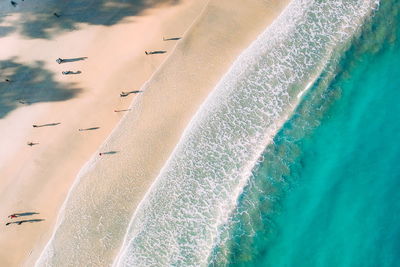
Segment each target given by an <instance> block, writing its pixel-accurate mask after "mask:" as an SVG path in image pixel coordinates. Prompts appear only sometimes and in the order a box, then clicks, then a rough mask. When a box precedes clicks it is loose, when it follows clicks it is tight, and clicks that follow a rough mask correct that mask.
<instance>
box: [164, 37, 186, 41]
mask: <svg viewBox="0 0 400 267" xmlns="http://www.w3.org/2000/svg"><path fill="white" fill-rule="evenodd" d="M180 39H182V37H172V38H164V37H163V41H178V40H180Z"/></svg>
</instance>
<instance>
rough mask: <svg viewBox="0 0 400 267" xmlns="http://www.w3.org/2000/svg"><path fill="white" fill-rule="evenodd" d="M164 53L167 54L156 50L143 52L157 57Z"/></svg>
mask: <svg viewBox="0 0 400 267" xmlns="http://www.w3.org/2000/svg"><path fill="white" fill-rule="evenodd" d="M165 53H167V51H165V50H157V51H150V52H147V51H145V54H146V55H157V54H165Z"/></svg>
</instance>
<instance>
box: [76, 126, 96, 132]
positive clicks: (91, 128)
mask: <svg viewBox="0 0 400 267" xmlns="http://www.w3.org/2000/svg"><path fill="white" fill-rule="evenodd" d="M97 129H100V127H90V128H80V129H78V131H80V132H83V131H94V130H97Z"/></svg>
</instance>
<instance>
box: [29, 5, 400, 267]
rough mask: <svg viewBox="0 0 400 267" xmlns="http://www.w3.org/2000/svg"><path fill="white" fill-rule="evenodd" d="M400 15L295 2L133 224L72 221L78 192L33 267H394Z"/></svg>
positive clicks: (186, 143) (207, 109) (200, 118)
mask: <svg viewBox="0 0 400 267" xmlns="http://www.w3.org/2000/svg"><path fill="white" fill-rule="evenodd" d="M378 3H380V5H379V8H378V9H377V4H378ZM399 9H400V0H385V1H384V0H382V1H378V0H329V1H323V0H292V1H291V2H290V4H289V5H288V7H287V8H286V9H285V11H284V12H283V13H282V14H281V15H280V16H279V17H278V18H277V19H276V20H275V21H274V23H273V24H272V25H270V26H269V27H268V28H267V29H265V31H264V32H263V33H261V34H260V35H259V37H258V38H257V39H256V40H255V41H254V42H253V43H252V44H251V45H250V46H249V47H248V48H247V49H245V51H243V53H242V54H241V55H240V56H239V57H238V58H237V59H236V60H235V62H234V63H233V65H232V66H231V68H230V70H229V71H228V72H227V73H226V74H225V75H224V76H223V77H222V78H221V81H220V82H219V83H218V84H217V85H216V87H215V88H214V90H213V92H212V93H211V94H210V95H209V96H208V98H207V100H206V101H205V102H204V103H203V105H202V106H201V107H200V108H199V110H198V111H197V113H196V115H195V116H194V117H193V118H192V120H191V122H190V123H189V125H188V127H187V128H186V129H185V131H184V133H183V134H182V137H181V139H180V141H179V143H178V144H177V146H176V147H175V149H174V151H173V153H172V154H171V156H170V158H169V159H168V161H167V162H166V163H165V165H164V166H163V168H162V169H161V170H160V173H159V175H158V177H157V178H156V180H155V182H154V183H153V184H152V186H151V188H150V189H149V191H148V192H147V194H146V196H145V197H144V199H143V200H142V201H141V203H140V205H139V207H138V208H137V209H136V210H135V212H134V213H133V214H123V216H125V218H130V222H129V225H128V226H127V229H122V230H121V228H120V227H122V226H120V227H114V228H113V227H110V226H107V224H106V223H104V219H102V216H100V215H102V214H101V212H105V213H104V218H108V220H109V221H111V222H113V221H114V220H120V219H121V216H120V215H119V217H117V218H115V217H112V216H110V214H113V209H115V207H114V206H113V205H111V204H110V205H105V206H104V207H105V208H104V209H102V211H101V212H100V211H99V210H98V209H93V210H90V208H91V207H90V206H88V207H89V212H86V213H84V214H85V221H86V222H87V223H88V225H89V222H90V225H93V226H94V227H83V226H82V225H79V227H75V224H76V220H75V217H74V216H76V215H75V214H79V212H82V209H81V205H80V203H81V202H82V201H84V202H85V203H91V202H90V201H91V199H90V198H87V197H86V196H90V194H82V198H81V197H80V195H79V194H77V195H73V194H74V193H71V197H70V198H69V200H67V201H66V203H65V207H66V208H65V210H66V212H65V213H61V215H62V216H61V218H62V219H61V220H60V221H59V225H58V226H57V227H56V229H55V232H54V235H53V237H52V238H51V240H50V241H49V243H48V244H47V246H46V248H45V250H44V251H43V252H42V255H41V256H40V258H39V260H38V262H37V263H36V266H37V267H39V266H94V267H97V266H111V265H112V266H115V267H128V266H135V267H136V266H144V267H148V266H185V267H186V266H196V267H197V266H216V267H219V266H246V267H247V266H249V267H252V266H256V267H258V266H274V267H275V266H296V267H297V266H396V265H399V262H400V259H399V258H400V253H399V251H400V236H399V232H400V231H399V229H400V226H399V225H400V224H399V217H400V215H399V214H400V201H399V200H400V197H398V194H397V191H398V184H400V167H399V166H400V164H398V162H397V161H398V159H400V148H399V146H398V145H397V141H398V139H399V138H398V137H399V136H400V134H399V130H400V123H399V122H400V105H398V103H397V102H398V100H399V98H400V92H399V91H400V68H399V66H398V63H399V62H400V49H399V48H400V41H399V40H398V36H399V30H398V29H397V25H399V22H400V15H399ZM135 171H136V170H134V169H133V170H132V172H135ZM126 178H129V175H128V176H127V177H126ZM78 181H79V180H78ZM75 187H76V188H77V189H82V188H83V189H82V190H84V188H85V183H84V182H82V181H81V182H77V183H76V185H75ZM110 187H112V188H110V190H111V189H113V188H114V187H116V188H120V187H118V183H115V185H112V186H111V185H110ZM77 192H78V191H77ZM82 192H84V191H82ZM118 194H122V195H126V196H130V194H131V192H130V188H129V187H124V190H119V191H118ZM74 201H75V202H74ZM71 207H72V208H71ZM74 211H76V212H74ZM92 212H93V214H94V215H93V216H92V215H90V216H89V215H88V213H92ZM99 218H100V219H99ZM71 224H72V226H73V227H72V228H71V227H70V226H71ZM109 225H114V224H109ZM123 227H125V226H123ZM69 229H73V230H72V231H71V230H69ZM123 230H124V231H125V230H126V232H125V236H124V237H123V240H122V236H121V232H122V231H123ZM109 237H113V238H109ZM77 247H78V248H80V249H76V248H77ZM118 247H120V250H119V251H118V252H115V253H116V254H115V257H114V255H111V254H110V255H109V256H108V257H107V256H106V255H105V253H99V249H98V248H101V249H104V251H111V250H114V251H116V250H117V249H118ZM112 257H113V258H112Z"/></svg>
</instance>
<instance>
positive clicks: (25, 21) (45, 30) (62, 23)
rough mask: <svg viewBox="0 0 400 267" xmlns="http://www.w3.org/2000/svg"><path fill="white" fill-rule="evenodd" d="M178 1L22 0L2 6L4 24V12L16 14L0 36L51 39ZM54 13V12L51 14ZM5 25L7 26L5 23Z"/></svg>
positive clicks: (0, 20)
mask: <svg viewBox="0 0 400 267" xmlns="http://www.w3.org/2000/svg"><path fill="white" fill-rule="evenodd" d="M180 1H181V0H112V1H110V0H96V1H94V0H91V1H82V0H68V1H51V0H42V1H23V2H20V1H19V3H18V8H15V7H13V6H12V5H10V4H8V5H7V4H6V3H4V5H2V10H1V15H2V16H0V24H5V25H7V24H11V23H6V22H7V20H8V18H7V15H10V16H14V15H17V16H18V18H19V19H18V23H13V24H11V26H10V27H7V28H4V29H3V31H0V34H3V35H2V36H5V35H9V34H11V33H13V32H15V31H17V30H18V31H19V33H21V34H22V35H24V36H25V37H28V38H42V39H51V38H52V37H54V36H56V35H59V34H62V33H63V32H66V31H71V30H74V29H76V28H78V25H80V24H82V23H84V24H91V25H104V26H111V25H114V24H116V23H118V22H120V21H122V20H123V19H124V18H126V17H130V16H135V15H140V14H142V13H143V11H144V10H145V9H148V8H151V7H153V6H155V5H158V4H167V5H175V4H178V3H179V2H180ZM55 13H56V14H57V16H56V15H54V14H55ZM7 26H8V25H7Z"/></svg>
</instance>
